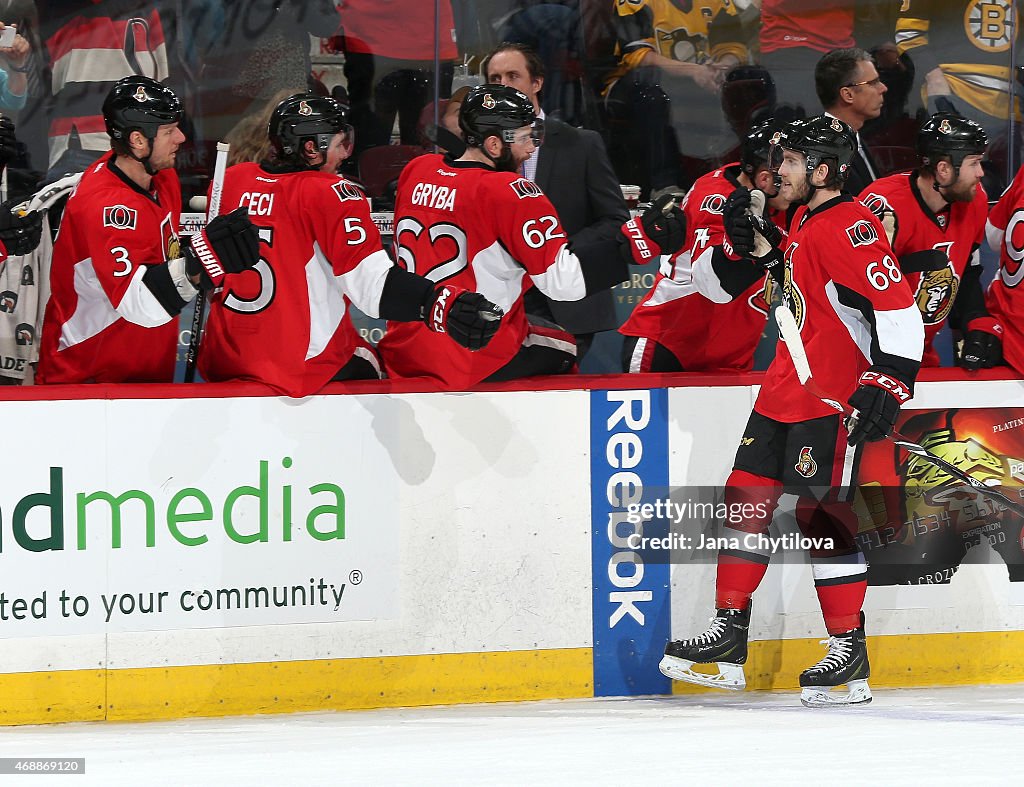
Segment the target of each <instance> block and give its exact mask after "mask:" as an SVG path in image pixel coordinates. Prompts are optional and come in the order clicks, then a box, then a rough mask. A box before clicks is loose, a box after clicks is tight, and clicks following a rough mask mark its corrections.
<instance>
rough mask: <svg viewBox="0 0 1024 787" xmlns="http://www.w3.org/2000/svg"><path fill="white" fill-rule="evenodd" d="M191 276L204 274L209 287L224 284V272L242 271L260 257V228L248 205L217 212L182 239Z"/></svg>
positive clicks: (206, 284) (204, 279) (205, 283)
mask: <svg viewBox="0 0 1024 787" xmlns="http://www.w3.org/2000/svg"><path fill="white" fill-rule="evenodd" d="M182 247H183V251H184V255H185V266H186V271H187V273H188V275H189V276H197V275H198V276H200V278H201V279H202V285H203V287H204V288H205V289H211V288H213V287H220V286H221V284H223V282H224V276H226V275H227V274H229V273H241V272H242V271H244V270H248V269H249V268H251V267H252V266H253V265H255V264H256V263H257V262H258V261H259V258H260V236H259V231H258V230H257V229H256V227H255V226H254V225H253V223H252V222H251V221H249V216H248V214H247V212H246V209H245V208H236V209H235V210H234V211H232V212H231V213H228V214H227V215H226V216H217V217H216V218H214V219H213V221H211V222H210V223H209V224H207V225H206V228H205V229H202V230H200V231H199V232H197V233H196V234H195V235H193V236H192V237H190V238H186V239H185V241H184V242H183V243H182Z"/></svg>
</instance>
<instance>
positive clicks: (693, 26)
mask: <svg viewBox="0 0 1024 787" xmlns="http://www.w3.org/2000/svg"><path fill="white" fill-rule="evenodd" d="M616 33H617V37H618V51H619V58H620V59H619V66H618V68H617V69H616V70H615V71H613V72H612V74H611V75H610V76H609V78H608V83H607V86H606V88H605V93H604V96H605V107H606V109H607V113H608V117H609V125H610V126H611V134H612V137H613V139H612V144H611V147H612V161H613V162H615V163H616V167H617V171H618V174H619V177H620V178H621V179H622V182H624V183H637V184H639V185H640V186H641V187H642V189H643V191H644V193H648V192H650V193H651V194H652V196H656V195H659V194H662V193H666V192H669V191H681V190H685V189H680V185H683V184H685V183H687V182H691V181H692V180H693V177H692V176H691V175H686V174H684V173H683V171H682V168H681V162H680V154H682V155H683V156H685V157H687V158H688V159H696V161H695V162H691V164H692V165H693V168H694V169H696V170H699V171H700V172H704V171H707V170H709V169H713V168H714V166H716V165H717V164H719V163H722V162H721V161H719V158H720V157H721V156H722V155H724V154H725V153H727V152H728V151H729V150H730V149H732V148H733V147H735V145H736V144H737V139H736V137H735V135H734V134H733V133H732V131H731V130H730V129H729V126H728V124H727V123H726V122H725V118H724V116H723V113H722V109H721V102H720V99H719V93H720V91H721V87H722V82H723V81H724V79H725V74H726V71H728V69H729V68H731V67H733V66H736V65H738V64H739V63H740V62H746V59H747V48H746V45H745V44H744V43H742V41H743V32H742V29H741V25H740V21H739V18H738V17H737V16H736V8H735V6H734V5H733V4H732V3H730V2H728V1H727V0H708V2H707V3H704V4H700V5H698V4H695V3H691V4H689V5H688V6H686V7H684V6H682V5H681V4H678V3H676V2H674V0H637V1H636V2H630V3H618V4H617V5H616Z"/></svg>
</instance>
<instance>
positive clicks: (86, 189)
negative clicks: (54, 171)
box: [36, 153, 181, 383]
mask: <svg viewBox="0 0 1024 787" xmlns="http://www.w3.org/2000/svg"><path fill="white" fill-rule="evenodd" d="M112 159H113V153H107V154H106V155H105V156H103V157H102V158H100V160H99V161H97V162H96V163H95V164H92V165H91V166H90V168H89V169H88V170H87V171H86V173H85V174H84V175H83V176H82V180H81V181H79V183H78V187H77V188H76V189H75V191H74V193H73V194H72V195H71V197H70V198H69V199H68V202H67V205H66V207H65V208H64V215H63V218H62V219H61V224H60V233H59V235H58V237H57V242H56V243H55V244H54V247H53V263H52V267H51V269H50V287H51V294H50V300H49V303H47V305H46V313H45V317H44V320H43V339H42V344H41V346H40V357H39V372H38V374H37V376H36V379H37V381H38V382H40V383H85V382H102V383H120V382H140V383H149V382H166V383H169V382H172V381H173V380H174V364H175V360H176V358H175V356H176V354H177V347H178V317H177V315H174V316H173V317H172V316H171V315H170V314H168V313H167V310H166V309H164V307H163V306H161V305H160V303H159V302H158V301H157V299H156V297H155V296H154V295H153V294H152V292H150V290H149V288H148V287H146V285H145V284H144V283H143V281H142V277H143V275H144V274H145V273H146V269H147V268H148V267H149V266H151V265H161V264H163V263H164V262H165V261H166V260H168V259H171V258H174V257H180V256H181V254H180V249H179V244H178V234H177V231H178V224H179V221H180V210H181V187H180V185H179V183H178V175H177V173H175V171H174V170H171V169H167V170H162V171H160V172H158V173H157V174H156V175H155V176H154V177H153V181H152V185H151V190H150V191H144V190H143V189H141V188H140V187H139V186H137V185H136V184H135V183H133V182H132V181H131V180H129V179H128V178H127V176H125V175H124V174H122V173H121V171H120V170H118V169H117V168H116V167H113V166H111V164H112Z"/></svg>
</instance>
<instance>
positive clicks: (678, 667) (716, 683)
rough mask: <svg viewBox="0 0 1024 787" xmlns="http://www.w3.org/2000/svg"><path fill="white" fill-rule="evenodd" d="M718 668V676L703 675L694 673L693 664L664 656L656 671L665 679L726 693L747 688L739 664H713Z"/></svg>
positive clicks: (741, 667)
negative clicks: (722, 690)
mask: <svg viewBox="0 0 1024 787" xmlns="http://www.w3.org/2000/svg"><path fill="white" fill-rule="evenodd" d="M713 663H714V664H715V666H717V667H718V674H717V675H714V674H705V673H703V672H694V671H693V670H692V669H691V667H693V664H694V662H692V661H687V660H686V659H680V658H677V657H675V656H665V657H664V658H663V659H662V660H661V663H660V664H659V665H658V669H659V670H661V674H662V675H664V676H665V677H666V678H672V680H682V681H686V682H687V683H695V684H696V685H698V686H708V687H709V688H712V689H727V690H728V691H742V690H743V689H744V688H746V686H747V679H746V677H745V676H744V675H743V666H742V665H741V664H726V663H725V662H720V661H719V662H713Z"/></svg>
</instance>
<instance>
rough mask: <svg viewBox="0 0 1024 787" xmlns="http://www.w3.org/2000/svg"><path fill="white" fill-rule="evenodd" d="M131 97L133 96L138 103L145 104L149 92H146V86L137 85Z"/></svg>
mask: <svg viewBox="0 0 1024 787" xmlns="http://www.w3.org/2000/svg"><path fill="white" fill-rule="evenodd" d="M132 98H134V99H135V100H136V101H138V102H139V103H140V104H145V103H146V102H147V101H149V93H147V92H146V88H144V87H143V86H142V85H139V87H138V89H137V90H136V91H135V93H134V95H132Z"/></svg>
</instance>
